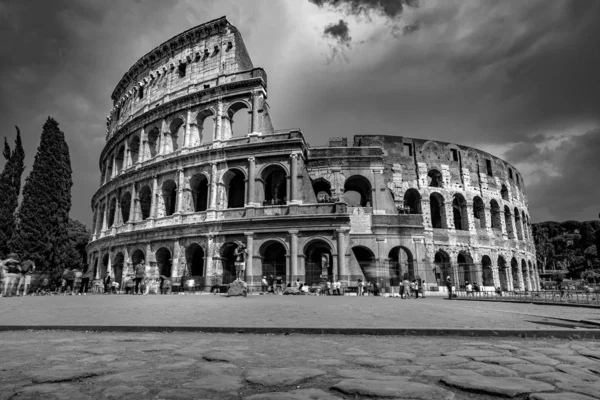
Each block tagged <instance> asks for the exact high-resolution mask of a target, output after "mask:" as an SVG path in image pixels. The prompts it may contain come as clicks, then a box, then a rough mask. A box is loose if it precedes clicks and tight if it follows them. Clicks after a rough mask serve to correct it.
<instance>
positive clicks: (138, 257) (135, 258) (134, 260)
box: [131, 249, 146, 268]
mask: <svg viewBox="0 0 600 400" xmlns="http://www.w3.org/2000/svg"><path fill="white" fill-rule="evenodd" d="M145 259H146V257H145V256H144V252H143V251H142V250H139V249H138V250H136V251H134V252H133V254H132V255H131V264H133V268H135V266H136V265H138V264H139V263H140V262H141V261H142V260H145Z"/></svg>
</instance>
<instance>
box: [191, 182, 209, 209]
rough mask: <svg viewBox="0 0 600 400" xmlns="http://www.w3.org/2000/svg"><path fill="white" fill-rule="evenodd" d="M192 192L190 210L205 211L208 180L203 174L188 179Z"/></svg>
mask: <svg viewBox="0 0 600 400" xmlns="http://www.w3.org/2000/svg"><path fill="white" fill-rule="evenodd" d="M190 189H191V191H192V210H193V211H194V212H199V211H206V209H207V208H208V178H207V177H206V175H204V174H195V175H194V176H192V178H191V179H190Z"/></svg>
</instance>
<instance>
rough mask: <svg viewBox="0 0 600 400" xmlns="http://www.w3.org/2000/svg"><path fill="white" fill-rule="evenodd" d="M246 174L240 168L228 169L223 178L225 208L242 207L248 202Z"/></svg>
mask: <svg viewBox="0 0 600 400" xmlns="http://www.w3.org/2000/svg"><path fill="white" fill-rule="evenodd" d="M245 179H246V176H245V174H244V172H243V171H242V170H241V169H239V168H231V169H228V170H227V171H226V172H225V173H224V174H223V177H222V178H221V182H222V188H223V195H222V197H223V203H225V204H224V205H225V207H224V208H240V207H244V205H245V204H246V182H245Z"/></svg>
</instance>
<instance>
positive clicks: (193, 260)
mask: <svg viewBox="0 0 600 400" xmlns="http://www.w3.org/2000/svg"><path fill="white" fill-rule="evenodd" d="M185 260H186V262H187V271H185V272H187V274H188V275H190V276H204V250H203V249H202V247H201V246H200V245H199V244H197V243H192V244H191V245H189V246H188V247H187V249H185Z"/></svg>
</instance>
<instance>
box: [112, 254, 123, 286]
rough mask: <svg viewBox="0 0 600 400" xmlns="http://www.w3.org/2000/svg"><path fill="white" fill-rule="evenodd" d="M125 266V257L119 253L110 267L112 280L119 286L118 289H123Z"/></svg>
mask: <svg viewBox="0 0 600 400" xmlns="http://www.w3.org/2000/svg"><path fill="white" fill-rule="evenodd" d="M124 264H125V256H124V255H123V253H121V252H119V253H117V255H116V256H115V260H114V262H113V265H112V269H113V275H114V276H113V279H114V280H115V282H117V283H118V284H119V289H122V288H123V265H124Z"/></svg>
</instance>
